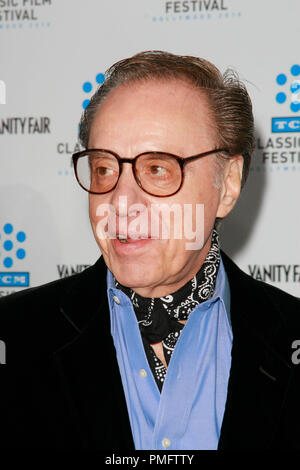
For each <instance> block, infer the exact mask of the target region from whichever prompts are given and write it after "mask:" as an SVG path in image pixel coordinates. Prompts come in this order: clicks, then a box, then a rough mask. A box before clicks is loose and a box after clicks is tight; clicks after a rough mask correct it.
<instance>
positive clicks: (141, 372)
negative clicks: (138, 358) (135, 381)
mask: <svg viewBox="0 0 300 470" xmlns="http://www.w3.org/2000/svg"><path fill="white" fill-rule="evenodd" d="M140 376H141V377H142V378H143V379H145V378H146V377H147V372H146V371H145V369H141V370H140Z"/></svg>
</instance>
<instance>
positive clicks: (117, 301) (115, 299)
mask: <svg viewBox="0 0 300 470" xmlns="http://www.w3.org/2000/svg"><path fill="white" fill-rule="evenodd" d="M113 299H114V301H115V302H116V304H118V305H119V303H120V300H119V299H118V297H117V296H116V295H114V296H113Z"/></svg>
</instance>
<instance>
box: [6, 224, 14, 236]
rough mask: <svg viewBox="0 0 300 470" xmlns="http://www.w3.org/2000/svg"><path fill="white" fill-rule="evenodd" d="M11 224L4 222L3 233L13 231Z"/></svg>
mask: <svg viewBox="0 0 300 470" xmlns="http://www.w3.org/2000/svg"><path fill="white" fill-rule="evenodd" d="M13 229H14V228H13V226H12V224H5V225H4V227H3V230H4V233H7V234H10V233H11V232H12V231H13Z"/></svg>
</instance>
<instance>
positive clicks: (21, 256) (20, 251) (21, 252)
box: [16, 248, 26, 259]
mask: <svg viewBox="0 0 300 470" xmlns="http://www.w3.org/2000/svg"><path fill="white" fill-rule="evenodd" d="M16 254H17V258H19V259H24V258H25V256H26V252H25V250H23V248H19V249H18V250H17V253H16Z"/></svg>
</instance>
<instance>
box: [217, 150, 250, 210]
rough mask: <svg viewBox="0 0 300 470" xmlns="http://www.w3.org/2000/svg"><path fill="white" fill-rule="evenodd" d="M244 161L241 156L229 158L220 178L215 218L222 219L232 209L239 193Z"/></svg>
mask: <svg viewBox="0 0 300 470" xmlns="http://www.w3.org/2000/svg"><path fill="white" fill-rule="evenodd" d="M243 165H244V159H243V157H242V155H236V156H234V157H231V158H230V159H229V160H228V161H227V162H226V165H225V168H224V171H223V175H222V177H221V191H220V201H219V207H218V211H217V215H216V217H219V218H224V217H226V215H228V214H229V212H230V211H231V209H232V208H233V207H234V205H235V203H236V201H237V200H238V197H239V195H240V192H241V181H242V174H243Z"/></svg>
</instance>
